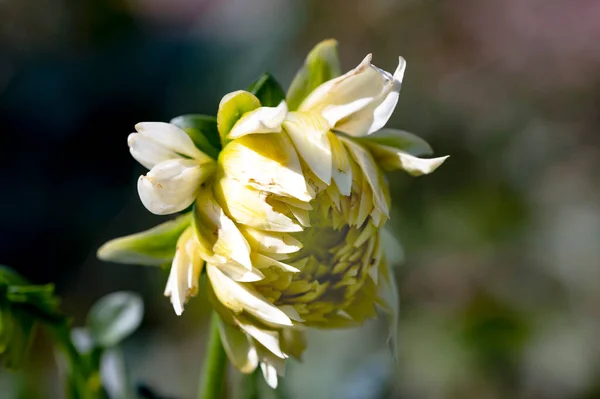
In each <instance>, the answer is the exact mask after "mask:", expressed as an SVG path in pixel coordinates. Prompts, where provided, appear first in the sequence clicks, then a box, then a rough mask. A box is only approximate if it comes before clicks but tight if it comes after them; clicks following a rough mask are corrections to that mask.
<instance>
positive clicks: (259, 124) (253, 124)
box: [227, 101, 288, 139]
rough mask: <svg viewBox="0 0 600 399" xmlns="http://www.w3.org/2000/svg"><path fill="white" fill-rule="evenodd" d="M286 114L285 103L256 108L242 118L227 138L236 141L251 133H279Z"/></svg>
mask: <svg viewBox="0 0 600 399" xmlns="http://www.w3.org/2000/svg"><path fill="white" fill-rule="evenodd" d="M287 112H288V109H287V104H286V103H285V101H282V102H281V103H279V105H278V106H277V107H260V108H257V109H255V110H254V111H250V112H248V113H246V114H245V115H244V116H242V117H241V118H240V120H238V121H237V122H236V124H235V125H234V126H233V128H232V129H231V131H230V132H229V135H228V136H227V137H228V138H229V139H236V138H239V137H242V136H245V135H247V134H253V133H279V132H281V124H282V123H283V120H284V119H285V116H286V115H287Z"/></svg>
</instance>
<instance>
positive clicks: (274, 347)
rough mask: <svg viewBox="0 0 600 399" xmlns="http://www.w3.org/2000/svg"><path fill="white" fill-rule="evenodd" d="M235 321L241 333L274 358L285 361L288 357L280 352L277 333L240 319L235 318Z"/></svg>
mask: <svg viewBox="0 0 600 399" xmlns="http://www.w3.org/2000/svg"><path fill="white" fill-rule="evenodd" d="M236 321H237V324H238V326H240V328H241V329H242V331H244V332H245V333H246V334H248V335H250V336H251V337H252V338H254V339H255V340H257V341H258V342H260V343H261V345H263V346H264V347H265V348H267V349H268V350H270V351H271V353H273V354H274V355H275V356H277V357H279V358H281V359H287V358H288V357H289V356H288V355H286V354H285V353H284V352H283V351H282V350H281V345H280V342H279V332H277V331H274V330H268V329H265V328H260V327H257V326H255V325H254V324H252V323H251V322H249V321H247V320H245V319H244V318H242V317H237V318H236Z"/></svg>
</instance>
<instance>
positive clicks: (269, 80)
mask: <svg viewBox="0 0 600 399" xmlns="http://www.w3.org/2000/svg"><path fill="white" fill-rule="evenodd" d="M248 91H249V92H250V93H252V94H254V95H255V96H256V97H257V98H258V100H259V101H260V104H261V105H262V106H263V107H276V106H278V105H279V103H281V102H282V101H283V100H285V92H284V91H283V89H282V88H281V85H280V84H279V83H278V82H277V81H276V80H275V78H274V77H273V76H271V75H270V74H268V73H264V74H262V75H261V76H260V77H259V78H258V79H256V80H255V81H254V82H252V83H251V84H250V86H248Z"/></svg>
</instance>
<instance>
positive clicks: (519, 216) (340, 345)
mask: <svg viewBox="0 0 600 399" xmlns="http://www.w3.org/2000/svg"><path fill="white" fill-rule="evenodd" d="M598 21H600V2H598V1H594V0H578V1H567V0H470V1H469V0H455V1H442V0H396V1H394V0H370V1H360V0H329V1H320V0H309V1H285V0H252V1H247V0H220V1H219V0H78V1H75V0H3V1H0V129H1V130H0V176H1V183H2V185H1V188H0V190H1V195H0V214H1V216H0V263H2V264H6V265H10V266H12V267H13V268H15V269H16V270H17V271H19V272H20V273H22V274H23V275H24V276H26V277H27V278H28V279H30V280H31V281H33V282H35V283H48V282H54V283H55V284H56V287H57V291H58V294H59V295H60V296H61V297H62V298H63V306H62V308H63V310H64V311H65V312H67V313H69V314H72V315H74V322H75V325H78V324H81V323H82V322H83V317H84V316H85V314H86V312H87V310H88V308H89V307H90V305H91V304H92V303H93V302H94V301H95V300H97V299H98V298H99V297H101V296H103V295H105V294H107V293H109V292H112V291H116V290H132V291H136V292H139V293H141V294H142V295H143V297H144V300H145V305H146V314H145V318H144V322H143V325H142V327H141V329H140V330H139V331H138V332H136V333H135V334H134V335H133V336H132V337H131V338H129V340H128V341H127V342H126V344H125V355H126V357H127V361H128V363H129V365H130V366H131V368H132V374H133V379H134V381H135V382H136V383H137V384H139V385H140V386H142V387H149V388H151V389H152V390H153V391H154V392H155V393H156V394H157V395H158V396H160V397H165V398H182V399H184V398H193V397H194V396H195V391H196V388H197V384H198V375H199V373H200V370H201V367H202V359H203V354H204V345H205V340H206V330H207V327H206V319H207V316H208V314H209V310H210V309H209V306H208V304H207V302H206V299H205V298H204V296H203V295H199V296H198V297H197V298H196V299H194V300H193V301H191V302H190V304H189V307H188V308H187V311H186V313H185V317H176V316H175V315H174V312H173V311H172V309H171V306H170V303H169V301H168V300H167V299H166V298H164V297H163V296H162V291H163V288H164V284H165V281H166V276H165V274H164V273H163V272H162V271H160V270H159V269H157V268H144V267H135V266H127V265H116V264H109V263H102V262H99V261H97V260H96V259H95V251H96V249H97V248H98V246H99V245H100V244H102V243H103V242H104V241H106V240H108V239H110V238H113V237H116V236H122V235H125V234H130V233H133V232H137V231H140V230H142V229H145V228H148V227H151V226H153V225H155V224H157V223H159V222H161V221H163V220H164V218H160V217H156V216H152V215H150V214H149V213H148V212H147V211H146V210H145V209H144V208H143V206H142V204H141V202H140V201H139V199H138V197H137V193H136V188H135V181H136V180H137V177H138V176H139V175H140V174H142V173H143V169H142V167H141V166H140V165H138V164H137V163H136V162H135V161H134V160H133V158H131V156H130V155H129V151H128V148H127V144H126V137H127V135H128V134H129V133H130V132H131V131H133V126H134V124H135V123H136V122H139V121H167V120H169V119H170V118H172V117H174V116H177V115H180V114H185V113H205V114H215V113H216V110H217V105H218V102H219V100H220V98H221V97H222V96H223V95H224V94H226V93H228V92H230V91H233V90H237V89H240V88H244V87H246V86H247V85H248V84H249V83H250V82H251V81H252V80H254V79H255V78H256V77H257V76H258V75H259V74H260V73H262V72H264V71H269V72H271V73H272V74H274V75H275V77H276V78H277V79H278V80H279V81H280V82H281V83H282V85H284V86H285V87H287V85H288V84H289V82H290V81H291V78H292V77H293V75H294V73H295V72H296V70H297V69H298V68H299V66H300V65H301V63H302V62H303V59H304V57H305V55H306V54H307V52H308V51H309V50H310V49H311V48H312V46H313V45H314V44H316V43H317V42H319V41H320V40H322V39H325V38H330V37H333V38H336V39H338V41H339V44H340V46H339V50H340V56H341V60H342V64H343V70H348V69H350V68H352V67H354V66H355V65H356V64H358V63H359V62H360V61H361V60H362V58H363V57H364V56H365V55H366V54H367V53H370V52H372V53H373V54H374V63H375V64H376V65H377V66H379V67H382V68H384V69H386V70H393V69H394V68H395V67H396V64H397V56H399V55H402V56H404V57H405V58H406V60H407V61H408V68H407V72H406V75H405V80H404V85H403V88H402V92H401V95H400V101H399V104H398V108H397V111H396V113H395V114H394V116H393V117H392V119H391V120H390V122H389V123H388V126H390V127H395V128H402V129H405V130H408V131H411V132H414V133H417V134H419V135H421V136H422V137H424V138H425V139H427V140H428V141H429V143H431V145H432V146H433V147H434V149H435V150H436V154H437V155H439V156H441V155H446V154H450V155H451V158H450V159H449V160H448V161H447V162H446V164H444V165H443V166H442V167H441V168H440V169H439V170H438V171H437V172H436V173H434V174H433V175H431V176H427V177H420V178H412V177H410V176H408V175H405V174H403V173H394V174H391V175H390V176H389V179H390V183H391V185H392V192H393V202H394V213H393V216H392V220H391V227H392V228H393V229H394V231H395V233H396V235H397V236H398V238H399V239H400V240H401V241H402V243H403V246H404V251H405V254H406V262H405V264H404V265H402V266H401V267H399V268H398V270H397V280H398V283H399V286H400V295H401V302H402V303H401V319H400V323H401V325H400V332H399V334H400V337H399V342H400V351H399V352H400V355H399V359H398V361H397V362H396V363H394V362H393V361H392V359H391V357H390V355H389V352H388V350H387V346H386V344H385V335H386V329H385V327H384V324H383V323H381V322H378V321H374V322H372V323H369V324H367V325H365V326H364V327H363V328H361V329H357V330H347V331H335V332H329V331H325V332H323V331H315V332H313V333H311V335H310V336H309V349H308V351H307V352H306V355H305V358H304V362H303V363H293V362H292V364H291V365H290V367H289V369H288V377H287V378H286V380H285V390H286V391H287V392H288V396H289V397H290V398H317V399H319V398H352V399H354V398H356V399H369V398H373V399H378V398H406V399H429V398H432V399H437V398H466V399H471V398H473V399H495V398H527V399H546V398H547V399H567V398H574V399H575V398H576V399H593V398H600V179H599V178H598V170H599V167H600V156H599V155H600V136H599V132H598V129H599V128H600V23H598ZM233 375H234V378H233V380H235V378H236V375H235V374H233ZM231 385H232V387H233V382H232V384H231ZM235 391H236V390H235V389H234V388H232V392H233V393H234V394H235ZM0 392H1V393H0V396H1V397H2V398H12V397H22V398H54V397H57V398H59V397H61V393H60V392H61V387H60V384H59V382H57V380H56V371H55V364H54V360H53V354H52V353H51V350H50V349H49V345H48V340H47V338H45V337H44V336H43V335H40V336H39V337H38V339H37V340H36V342H35V343H34V347H33V351H32V353H31V356H30V360H29V361H28V363H27V365H26V367H25V370H24V371H21V372H17V373H14V372H11V373H9V372H7V371H5V370H2V371H1V375H0Z"/></svg>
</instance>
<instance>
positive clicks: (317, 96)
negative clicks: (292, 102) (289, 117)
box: [299, 54, 406, 136]
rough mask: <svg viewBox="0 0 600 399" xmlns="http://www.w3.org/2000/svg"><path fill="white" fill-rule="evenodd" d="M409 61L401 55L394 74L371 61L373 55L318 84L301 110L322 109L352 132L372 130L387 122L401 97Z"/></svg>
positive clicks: (332, 122)
mask: <svg viewBox="0 0 600 399" xmlns="http://www.w3.org/2000/svg"><path fill="white" fill-rule="evenodd" d="M405 66H406V63H405V61H404V59H403V58H401V57H400V64H399V66H398V69H397V70H396V72H395V73H394V75H391V74H390V73H388V72H386V71H383V70H381V69H379V68H377V67H375V66H373V65H371V55H370V54H369V55H367V57H365V59H364V60H363V61H362V62H361V63H360V64H359V65H358V66H357V67H356V68H355V69H353V70H352V71H350V72H348V73H346V74H345V75H342V76H340V77H338V78H336V79H333V80H330V81H328V82H325V83H323V84H322V85H321V86H319V87H317V88H316V89H315V90H314V91H313V92H312V93H311V94H310V95H309V96H308V97H307V98H306V99H305V100H304V102H303V103H302V104H301V105H300V108H299V110H300V111H316V112H320V113H321V115H323V117H325V119H327V120H328V121H329V123H330V125H331V126H334V127H335V128H336V129H339V130H341V131H344V132H346V133H348V134H350V135H353V136H363V135H366V134H369V133H372V132H374V131H376V130H378V129H380V128H381V127H383V125H385V123H386V122H387V120H388V119H389V117H390V115H391V113H392V112H393V110H394V108H395V106H396V102H397V100H398V92H399V91H400V86H401V83H402V77H403V75H404V69H405Z"/></svg>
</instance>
